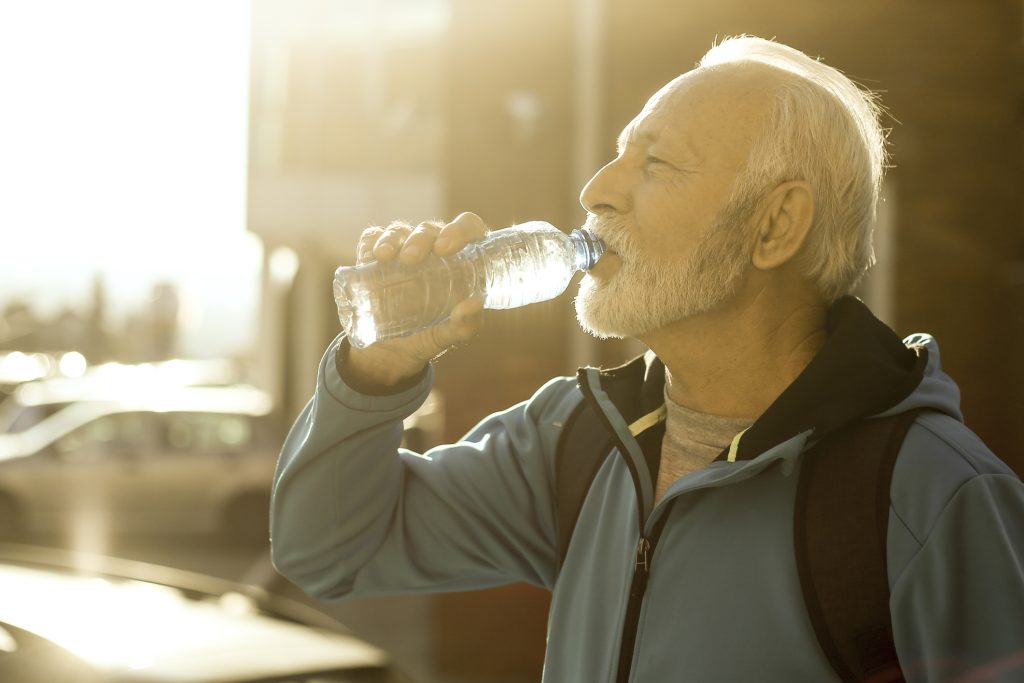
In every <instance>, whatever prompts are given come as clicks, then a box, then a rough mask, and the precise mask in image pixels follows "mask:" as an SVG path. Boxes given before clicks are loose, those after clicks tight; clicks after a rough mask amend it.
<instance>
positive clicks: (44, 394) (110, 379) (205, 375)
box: [0, 354, 242, 434]
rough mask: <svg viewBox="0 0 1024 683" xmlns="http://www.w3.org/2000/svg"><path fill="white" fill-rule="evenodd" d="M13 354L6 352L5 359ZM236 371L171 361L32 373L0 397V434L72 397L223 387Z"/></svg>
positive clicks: (219, 363)
mask: <svg viewBox="0 0 1024 683" xmlns="http://www.w3.org/2000/svg"><path fill="white" fill-rule="evenodd" d="M14 355H15V354H8V357H7V358H6V359H5V360H6V361H9V360H10V357H11V356H14ZM70 355H71V354H65V355H64V357H67V356H70ZM37 356H41V354H32V355H31V356H29V355H26V354H20V357H24V358H25V359H26V361H28V360H33V359H36V357H37ZM40 362H41V361H40ZM82 362H83V363H84V360H83V361H82ZM7 364H8V365H14V364H11V363H7ZM18 367H20V366H18ZM16 369H17V368H16ZM241 375H242V373H241V371H240V369H239V367H238V366H237V365H236V364H235V363H233V362H232V361H228V360H184V359H173V360H167V361H158V362H153V363H138V364H128V363H102V364H100V365H93V366H87V367H86V366H83V367H81V368H80V372H79V373H76V374H75V375H74V376H65V375H56V376H46V377H38V378H36V377H32V378H31V381H24V380H23V381H22V382H20V383H19V384H18V385H16V386H12V387H11V389H10V391H9V392H8V393H10V396H7V397H5V398H4V399H3V400H2V401H0V434H2V433H12V432H23V431H25V430H26V429H28V428H29V427H33V426H35V425H37V424H38V423H40V422H42V421H43V420H45V419H46V418H48V417H50V416H51V415H53V414H54V413H56V412H58V411H60V410H62V409H63V408H66V407H67V406H69V405H71V404H72V403H75V402H76V401H87V400H93V401H96V400H104V399H108V400H109V399H120V398H124V397H125V396H129V395H131V394H133V393H138V392H144V393H145V392H152V391H153V390H154V389H155V388H156V387H162V388H167V389H173V388H176V387H187V386H228V385H231V384H235V383H237V382H238V381H239V379H240V377H241Z"/></svg>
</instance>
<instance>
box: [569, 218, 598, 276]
mask: <svg viewBox="0 0 1024 683" xmlns="http://www.w3.org/2000/svg"><path fill="white" fill-rule="evenodd" d="M569 239H570V240H572V244H573V247H574V248H575V254H574V256H573V266H574V267H575V268H576V270H590V269H591V268H593V267H594V266H596V265H597V262H598V261H599V260H600V259H601V256H602V255H603V254H604V250H605V244H604V242H602V241H601V239H600V238H599V237H598V236H597V235H595V234H594V233H593V232H591V231H590V230H588V229H586V228H577V229H575V230H573V231H572V232H571V233H569Z"/></svg>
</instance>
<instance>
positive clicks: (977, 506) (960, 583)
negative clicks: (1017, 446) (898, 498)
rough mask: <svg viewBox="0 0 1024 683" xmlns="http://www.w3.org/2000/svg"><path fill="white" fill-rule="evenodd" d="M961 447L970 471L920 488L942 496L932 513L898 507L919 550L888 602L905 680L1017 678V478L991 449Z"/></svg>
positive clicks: (1020, 611) (1020, 624)
mask: <svg viewBox="0 0 1024 683" xmlns="http://www.w3.org/2000/svg"><path fill="white" fill-rule="evenodd" d="M970 437H973V435H970ZM975 438H976V437H975ZM972 440H973V439H972ZM977 443H978V444H980V441H979V442H977ZM933 445H934V447H935V448H941V447H943V444H939V443H935V444H933ZM947 448H948V446H947ZM981 448H982V449H984V447H983V446H981ZM986 450H987V449H986ZM964 452H965V453H966V451H964ZM967 455H968V457H965V458H963V460H962V463H963V466H964V467H968V466H970V467H971V469H972V470H973V471H972V472H971V473H970V476H965V477H964V478H963V479H962V480H961V481H960V482H959V483H958V484H956V485H955V486H951V487H950V489H949V491H948V493H943V492H942V488H943V487H942V486H941V485H937V486H933V487H932V490H931V491H930V492H928V493H927V495H931V496H935V495H936V494H938V495H941V496H942V497H943V500H944V503H943V504H942V505H941V507H938V506H937V509H938V514H936V515H934V516H931V515H929V516H928V517H929V518H928V519H927V521H925V519H924V518H922V519H921V520H920V523H915V520H914V519H913V516H914V512H913V511H909V512H907V513H906V525H907V528H908V530H909V531H910V533H912V534H913V536H914V537H915V538H916V545H917V546H918V548H919V549H918V550H917V552H916V553H914V554H913V556H912V558H911V559H910V560H909V562H907V563H906V565H905V568H904V570H903V572H902V574H901V575H900V576H899V577H898V579H897V580H896V582H895V583H894V585H893V589H892V594H891V603H890V607H891V612H892V616H893V630H894V635H895V640H896V646H897V650H898V653H899V657H900V663H901V666H902V667H903V671H904V675H905V677H906V680H907V681H908V683H940V682H941V683H947V682H948V683H952V682H953V681H979V682H980V681H985V682H986V683H997V682H998V683H1002V682H1004V681H1005V682H1009V681H1024V484H1022V483H1021V481H1020V479H1018V478H1017V477H1016V476H1015V475H1014V474H1013V473H1012V472H1011V471H1010V470H1009V469H1008V468H1006V467H1005V465H1002V463H999V462H998V461H995V456H992V455H991V454H990V453H982V454H981V457H980V458H979V457H977V455H976V454H975V455H972V454H969V453H968V454H967ZM970 460H973V461H974V462H973V464H972V465H968V464H967V463H968V462H969V461H970ZM986 460H987V461H988V463H993V462H994V463H995V464H993V465H991V466H986V464H985V462H984V461H986ZM975 466H977V468H976V469H975ZM923 476H925V477H926V476H927V475H923Z"/></svg>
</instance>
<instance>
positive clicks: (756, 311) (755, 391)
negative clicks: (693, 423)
mask: <svg viewBox="0 0 1024 683" xmlns="http://www.w3.org/2000/svg"><path fill="white" fill-rule="evenodd" d="M750 289H751V288H750V287H747V288H745V289H744V291H741V292H739V293H738V294H737V296H736V297H734V298H733V299H731V300H730V301H728V302H727V303H726V304H724V305H722V306H720V307H718V308H716V309H715V310H713V311H710V312H707V313H702V314H700V315H697V316H694V317H692V318H686V319H684V320H681V321H678V322H676V323H673V324H672V325H669V326H667V327H665V328H662V329H659V330H657V331H655V332H653V333H651V334H648V335H644V336H643V337H641V341H643V342H644V343H645V344H647V346H649V347H650V348H651V350H653V351H654V352H655V353H656V354H657V355H658V357H659V358H660V359H661V360H662V362H664V363H665V368H666V372H665V381H666V385H667V390H668V395H669V397H670V398H671V399H672V400H673V401H675V402H676V403H678V404H680V405H682V406H685V407H687V408H690V409H691V410H696V411H699V412H702V413H707V414H710V415H720V416H723V417H738V418H740V417H741V418H747V419H750V420H755V419H757V418H758V417H759V416H760V415H761V414H762V413H763V412H764V411H765V410H766V409H767V408H768V406H770V405H771V404H772V403H773V402H774V401H775V400H776V399H777V398H778V397H779V395H780V394H782V392H783V391H785V389H786V387H788V386H789V385H790V384H791V383H792V382H793V380H794V379H796V377H797V376H798V375H799V374H800V373H801V372H803V370H804V368H805V367H807V364H808V363H810V362H811V359H812V358H814V356H815V355H816V354H817V353H818V351H819V350H820V349H821V347H822V346H823V345H824V343H825V336H826V333H825V320H826V315H827V306H826V305H825V304H824V303H823V302H821V301H820V300H819V299H817V298H816V297H813V296H810V295H808V294H807V293H806V292H803V291H796V292H793V291H787V292H779V291H771V290H772V289H774V288H761V289H759V290H755V291H753V292H750Z"/></svg>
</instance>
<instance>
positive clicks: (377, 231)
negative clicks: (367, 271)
mask: <svg viewBox="0 0 1024 683" xmlns="http://www.w3.org/2000/svg"><path fill="white" fill-rule="evenodd" d="M382 234H384V228H382V227H380V226H379V225H374V226H372V227H369V228H367V229H366V230H363V233H362V234H361V235H359V242H358V243H356V263H366V262H367V261H370V260H372V259H373V246H374V245H375V244H377V240H378V239H380V236H381V235H382Z"/></svg>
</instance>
